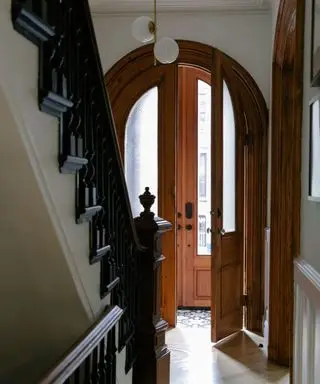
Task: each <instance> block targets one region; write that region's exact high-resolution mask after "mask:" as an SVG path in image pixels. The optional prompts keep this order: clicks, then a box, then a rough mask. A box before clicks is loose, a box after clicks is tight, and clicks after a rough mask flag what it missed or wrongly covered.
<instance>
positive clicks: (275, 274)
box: [269, 0, 305, 366]
mask: <svg viewBox="0 0 320 384" xmlns="http://www.w3.org/2000/svg"><path fill="white" fill-rule="evenodd" d="M304 7H305V2H304V0H282V1H281V3H280V8H279V15H278V21H277V27H276V35H275V44H274V58H273V80H272V84H273V90H272V165H271V240H270V282H271V283H270V300H269V303H270V304H269V305H270V307H269V358H270V359H271V360H274V361H275V362H277V363H279V364H283V365H287V366H289V365H292V349H293V348H292V340H293V298H294V290H293V289H294V288H293V260H294V258H296V257H297V256H298V255H299V251H300V200H301V175H300V174H301V127H302V90H303V51H304V50H303V48H304V40H303V37H304Z"/></svg>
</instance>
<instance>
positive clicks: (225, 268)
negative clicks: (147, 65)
mask: <svg viewBox="0 0 320 384" xmlns="http://www.w3.org/2000/svg"><path fill="white" fill-rule="evenodd" d="M221 60H222V55H221V53H220V52H219V51H216V54H215V58H214V61H215V63H214V64H215V65H214V67H215V77H214V79H213V82H214V84H213V87H212V111H213V119H212V149H213V150H212V171H213V172H212V175H213V177H212V205H213V212H212V213H213V215H212V232H213V249H212V257H213V266H212V275H211V276H212V280H211V281H212V302H213V305H212V306H211V314H212V341H213V342H217V341H219V340H221V339H223V338H225V337H227V336H229V335H231V334H232V333H234V332H236V331H239V330H241V329H242V327H243V306H242V305H243V304H244V303H243V302H242V297H243V295H242V293H243V222H244V211H243V205H244V204H243V190H244V171H243V169H244V161H243V159H244V155H243V153H244V141H243V137H242V135H241V134H240V132H241V129H240V127H237V126H236V125H237V123H236V116H235V112H234V103H235V100H234V99H233V98H232V95H231V94H230V92H229V88H228V85H227V83H226V81H225V80H224V73H223V71H222V62H221Z"/></svg>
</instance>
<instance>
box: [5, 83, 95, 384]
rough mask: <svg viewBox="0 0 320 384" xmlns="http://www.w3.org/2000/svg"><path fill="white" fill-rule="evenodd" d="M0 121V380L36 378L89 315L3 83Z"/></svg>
mask: <svg viewBox="0 0 320 384" xmlns="http://www.w3.org/2000/svg"><path fill="white" fill-rule="evenodd" d="M0 126H1V129H0V186H1V187H0V212H1V215H0V340H1V341H0V383H7V384H15V383H17V384H24V383H26V384H27V383H36V382H38V379H39V378H40V377H41V376H42V375H43V374H44V373H45V372H46V371H47V370H48V369H49V368H51V366H52V365H53V364H54V363H55V362H56V361H57V359H58V358H60V357H61V355H62V354H63V353H64V352H65V351H66V350H67V349H68V348H70V346H71V345H72V344H73V343H74V342H75V341H76V340H77V339H78V337H79V336H80V335H81V334H82V333H84V332H85V331H86V329H87V328H88V327H89V326H90V319H89V317H88V314H87V313H86V311H85V309H84V305H83V303H82V301H81V299H80V297H79V293H78V291H77V288H76V286H75V284H74V280H73V278H72V276H71V273H70V269H69V267H68V265H67V262H66V259H65V256H64V253H63V250H62V248H61V246H60V243H59V241H58V238H57V235H56V233H55V230H54V228H53V225H52V221H51V219H50V216H49V214H48V210H47V207H46V205H45V202H44V200H43V197H42V195H41V192H40V190H39V188H38V184H37V180H36V178H35V175H34V173H33V170H32V167H31V165H30V162H29V159H28V155H27V153H26V150H25V148H24V145H23V143H22V141H21V137H20V135H19V132H18V130H17V125H16V123H15V119H14V116H13V114H12V111H11V110H10V106H9V104H8V102H7V100H6V98H5V95H4V93H3V89H2V87H0ZM45 128H46V127H45Z"/></svg>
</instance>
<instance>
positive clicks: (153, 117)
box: [124, 87, 158, 217]
mask: <svg viewBox="0 0 320 384" xmlns="http://www.w3.org/2000/svg"><path fill="white" fill-rule="evenodd" d="M124 150H125V153H124V169H125V177H126V181H127V187H128V191H129V197H130V203H131V208H132V214H133V217H136V216H138V215H139V214H140V212H141V211H142V209H143V208H142V206H141V205H140V201H139V195H141V193H143V192H144V189H145V187H149V188H150V192H151V193H152V194H153V195H155V196H156V200H155V203H154V204H153V206H152V211H153V212H154V213H155V214H156V215H157V214H158V199H157V197H158V88H157V87H154V88H152V89H150V90H149V91H148V92H146V93H145V94H144V95H143V96H141V98H140V99H139V100H138V101H137V102H136V103H135V105H134V106H133V107H132V109H131V111H130V114H129V117H128V121H127V124H126V133H125V148H124Z"/></svg>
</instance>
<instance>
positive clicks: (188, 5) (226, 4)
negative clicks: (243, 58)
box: [90, 0, 271, 16]
mask: <svg viewBox="0 0 320 384" xmlns="http://www.w3.org/2000/svg"><path fill="white" fill-rule="evenodd" d="M90 7H91V11H92V13H93V14H94V15H96V16H97V15H99V14H102V15H124V14H127V15H130V14H141V13H144V14H145V13H151V12H152V10H153V2H152V1H151V0H91V1H90ZM158 11H159V13H169V12H175V13H177V12H178V13H191V12H192V13H194V12H200V13H201V12H213V13H221V12H223V13H266V12H270V11H271V4H270V1H269V0H175V1H172V0H159V2H158Z"/></svg>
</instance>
